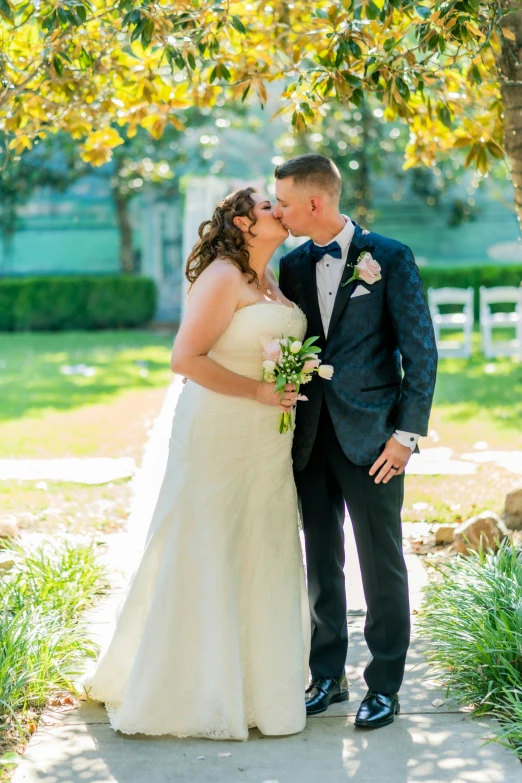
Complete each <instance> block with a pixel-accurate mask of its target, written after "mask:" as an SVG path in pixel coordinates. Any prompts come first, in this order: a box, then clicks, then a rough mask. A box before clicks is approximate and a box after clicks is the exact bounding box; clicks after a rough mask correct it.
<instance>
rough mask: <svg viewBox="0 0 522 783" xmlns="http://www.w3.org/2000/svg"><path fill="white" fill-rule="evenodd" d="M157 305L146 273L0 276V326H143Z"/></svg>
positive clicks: (13, 328)
mask: <svg viewBox="0 0 522 783" xmlns="http://www.w3.org/2000/svg"><path fill="white" fill-rule="evenodd" d="M155 309H156V286H155V284H154V281H153V280H150V279H149V278H146V277H134V276H128V277H127V276H123V275H98V276H96V275H93V276H89V277H72V276H71V277H51V276H49V277H25V278H7V279H3V280H2V279H0V331H2V332H11V331H21V330H29V331H64V330H66V329H115V328H122V327H125V328H129V327H135V326H142V325H143V324H146V323H147V322H148V321H150V320H151V319H152V317H153V316H154V312H155Z"/></svg>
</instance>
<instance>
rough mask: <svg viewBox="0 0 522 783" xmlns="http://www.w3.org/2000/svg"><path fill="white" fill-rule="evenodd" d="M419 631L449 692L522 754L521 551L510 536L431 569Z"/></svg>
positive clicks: (433, 664)
mask: <svg viewBox="0 0 522 783" xmlns="http://www.w3.org/2000/svg"><path fill="white" fill-rule="evenodd" d="M436 569H437V571H439V575H440V577H441V578H440V579H439V580H437V581H434V582H431V583H429V584H428V585H427V586H426V588H425V601H424V607H423V609H422V611H421V613H420V618H419V631H420V634H421V636H422V637H423V638H425V639H426V640H427V641H428V642H429V649H428V652H427V657H428V660H429V662H430V664H431V665H432V666H433V668H434V670H435V672H436V675H437V677H438V679H439V681H441V682H442V684H443V685H445V686H446V687H447V691H448V694H451V696H452V697H453V698H455V699H457V700H458V701H459V702H460V703H461V704H465V705H468V706H471V707H473V711H474V712H475V713H476V714H484V713H486V712H487V713H490V714H492V715H493V716H494V717H496V718H497V719H498V721H499V730H498V736H497V739H498V740H499V741H500V742H502V743H503V744H508V745H509V746H511V747H512V748H514V749H515V751H516V753H517V755H518V756H520V757H522V549H520V548H517V547H516V546H514V545H513V544H512V543H511V542H510V541H509V540H506V541H505V542H503V544H502V545H501V546H500V548H499V550H498V552H496V553H494V552H492V551H488V552H478V553H473V554H470V555H469V556H467V557H457V558H455V559H452V560H450V561H449V562H447V563H445V564H443V565H441V566H436Z"/></svg>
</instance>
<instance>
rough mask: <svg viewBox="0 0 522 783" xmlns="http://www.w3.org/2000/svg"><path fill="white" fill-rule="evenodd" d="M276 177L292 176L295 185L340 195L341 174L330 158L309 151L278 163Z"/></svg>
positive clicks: (335, 195) (334, 195) (337, 196)
mask: <svg viewBox="0 0 522 783" xmlns="http://www.w3.org/2000/svg"><path fill="white" fill-rule="evenodd" d="M274 174H275V178H276V179H286V178H287V177H293V178H294V184H295V185H307V186H311V187H316V188H319V189H320V190H323V191H326V192H327V193H328V194H329V195H331V196H332V197H334V198H339V196H340V195H341V175H340V173H339V169H338V168H337V166H336V165H335V163H334V162H333V160H330V158H326V157H325V156H324V155H316V154H315V153H313V152H309V153H307V154H306V155H298V156H297V157H296V158H291V159H290V160H287V161H285V163H280V164H279V166H276V169H275V172H274Z"/></svg>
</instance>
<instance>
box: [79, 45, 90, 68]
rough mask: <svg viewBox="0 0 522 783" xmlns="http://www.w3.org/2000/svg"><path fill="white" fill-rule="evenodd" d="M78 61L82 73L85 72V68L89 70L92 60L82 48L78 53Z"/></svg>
mask: <svg viewBox="0 0 522 783" xmlns="http://www.w3.org/2000/svg"><path fill="white" fill-rule="evenodd" d="M78 59H79V62H80V67H81V68H82V70H84V71H86V70H87V68H90V67H91V65H92V63H93V59H92V57H91V55H90V54H89V52H86V51H85V49H83V48H82V50H81V52H80V57H79V58H78Z"/></svg>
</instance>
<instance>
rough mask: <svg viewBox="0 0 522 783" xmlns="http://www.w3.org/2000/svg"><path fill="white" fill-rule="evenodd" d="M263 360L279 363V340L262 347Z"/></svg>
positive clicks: (280, 354)
mask: <svg viewBox="0 0 522 783" xmlns="http://www.w3.org/2000/svg"><path fill="white" fill-rule="evenodd" d="M264 354H265V359H270V360H271V361H272V362H279V360H280V359H281V357H282V353H281V346H280V345H279V340H271V342H269V343H266V344H265V347H264Z"/></svg>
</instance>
